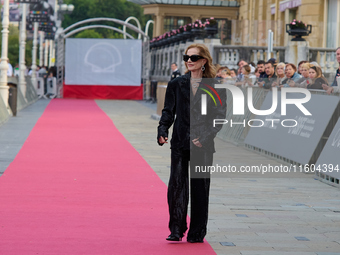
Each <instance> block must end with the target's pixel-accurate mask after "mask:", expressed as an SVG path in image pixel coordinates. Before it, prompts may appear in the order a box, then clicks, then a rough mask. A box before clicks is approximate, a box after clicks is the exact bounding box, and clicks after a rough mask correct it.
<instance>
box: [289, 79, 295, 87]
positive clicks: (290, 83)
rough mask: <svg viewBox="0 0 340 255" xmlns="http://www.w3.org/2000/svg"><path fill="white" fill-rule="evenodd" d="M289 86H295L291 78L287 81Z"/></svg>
mask: <svg viewBox="0 0 340 255" xmlns="http://www.w3.org/2000/svg"><path fill="white" fill-rule="evenodd" d="M288 85H289V87H296V85H295V82H294V81H293V80H291V81H290V82H289V83H288Z"/></svg>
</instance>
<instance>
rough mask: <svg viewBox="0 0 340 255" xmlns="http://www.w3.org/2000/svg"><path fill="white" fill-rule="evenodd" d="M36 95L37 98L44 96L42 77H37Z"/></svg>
mask: <svg viewBox="0 0 340 255" xmlns="http://www.w3.org/2000/svg"><path fill="white" fill-rule="evenodd" d="M35 90H36V93H37V95H38V96H39V98H41V97H43V96H44V94H45V93H44V78H42V77H38V78H37V87H36V88H35Z"/></svg>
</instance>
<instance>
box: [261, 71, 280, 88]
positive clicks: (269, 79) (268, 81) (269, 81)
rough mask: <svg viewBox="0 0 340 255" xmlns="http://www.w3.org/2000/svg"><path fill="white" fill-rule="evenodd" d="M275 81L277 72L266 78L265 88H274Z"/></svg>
mask: <svg viewBox="0 0 340 255" xmlns="http://www.w3.org/2000/svg"><path fill="white" fill-rule="evenodd" d="M274 81H277V76H276V74H275V73H274V74H273V76H272V77H268V76H267V78H264V84H263V87H264V88H265V89H271V88H272V84H273V82H274Z"/></svg>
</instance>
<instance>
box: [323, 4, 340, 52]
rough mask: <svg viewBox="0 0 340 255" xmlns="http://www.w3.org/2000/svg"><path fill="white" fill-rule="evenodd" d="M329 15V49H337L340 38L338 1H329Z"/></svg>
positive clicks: (327, 44)
mask: <svg viewBox="0 0 340 255" xmlns="http://www.w3.org/2000/svg"><path fill="white" fill-rule="evenodd" d="M327 12H328V15H327V42H326V47H327V48H336V47H337V45H336V43H337V40H336V38H337V36H338V29H339V28H338V24H337V22H336V21H337V16H338V15H337V14H338V1H337V0H328V10H327Z"/></svg>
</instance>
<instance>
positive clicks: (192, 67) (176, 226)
mask: <svg viewBox="0 0 340 255" xmlns="http://www.w3.org/2000/svg"><path fill="white" fill-rule="evenodd" d="M183 60H184V62H185V66H186V68H187V71H186V73H185V75H183V76H180V77H178V78H176V79H174V80H172V81H170V82H169V84H168V87H167V91H166V95H165V103H164V109H163V111H162V117H161V119H160V122H159V126H158V135H157V141H158V144H159V145H163V144H164V143H167V140H168V130H169V128H170V127H171V125H172V124H173V123H174V127H173V134H172V139H171V173H170V179H169V185H168V206H169V214H170V220H169V229H170V232H171V234H170V235H169V236H168V237H167V238H166V240H168V241H181V240H182V237H183V236H184V233H185V232H186V230H187V221H186V218H187V210H188V201H189V161H190V170H191V171H190V191H191V220H190V229H189V232H188V235H187V241H188V242H191V243H197V242H198V243H201V242H203V239H204V237H205V235H206V232H207V222H208V204H209V189H210V176H209V174H208V175H206V174H204V175H198V176H197V175H196V176H194V175H193V170H194V169H195V166H211V165H212V160H213V153H214V152H215V149H214V138H215V136H216V133H217V132H218V131H219V130H220V129H221V126H219V127H214V126H213V119H224V118H225V115H226V105H225V104H226V92H225V90H224V89H216V90H215V89H214V84H218V82H217V81H216V80H215V79H213V78H214V77H215V73H216V72H215V68H214V66H213V64H212V57H211V55H210V53H209V50H208V48H207V47H206V46H205V45H203V44H192V45H190V46H189V47H188V48H187V49H186V51H185V55H184V56H183ZM206 78H207V79H206ZM208 78H210V79H208ZM207 89H210V90H212V91H215V92H216V94H218V95H219V97H220V102H221V105H216V104H215V103H214V101H213V99H212V98H211V97H210V96H206V99H207V100H206V102H207V107H206V108H207V113H206V114H203V115H202V113H201V108H202V106H201V104H202V102H201V96H202V94H206V92H205V91H207Z"/></svg>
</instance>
